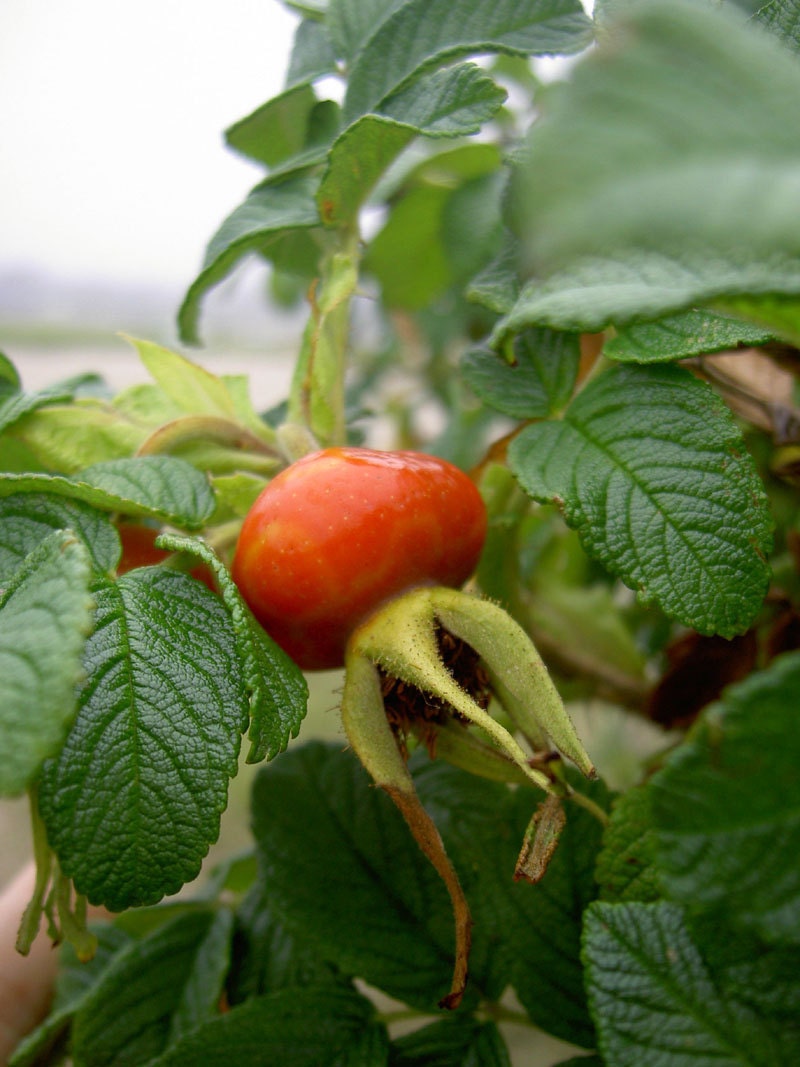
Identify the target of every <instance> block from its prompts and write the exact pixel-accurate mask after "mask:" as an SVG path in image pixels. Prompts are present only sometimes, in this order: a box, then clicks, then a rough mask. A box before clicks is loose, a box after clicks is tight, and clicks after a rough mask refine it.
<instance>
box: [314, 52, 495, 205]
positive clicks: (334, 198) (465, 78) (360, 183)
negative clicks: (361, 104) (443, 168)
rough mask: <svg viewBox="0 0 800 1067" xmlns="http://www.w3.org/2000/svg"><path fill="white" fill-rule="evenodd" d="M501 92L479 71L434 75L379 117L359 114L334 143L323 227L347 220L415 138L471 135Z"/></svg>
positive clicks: (321, 199)
mask: <svg viewBox="0 0 800 1067" xmlns="http://www.w3.org/2000/svg"><path fill="white" fill-rule="evenodd" d="M505 95H506V94H505V90H503V89H501V88H500V87H499V86H498V85H497V84H496V83H495V82H494V81H493V80H492V79H491V78H490V77H488V75H486V74H485V73H484V72H483V71H482V70H481V69H480V68H479V67H476V66H474V65H473V64H471V63H464V64H461V65H459V66H457V67H452V68H448V69H447V70H443V71H437V72H435V73H434V74H432V75H430V76H429V77H428V78H426V79H425V81H424V82H415V83H413V84H412V85H410V86H409V87H408V88H406V89H405V90H403V91H401V92H399V93H397V94H395V95H393V96H392V97H390V98H389V99H388V100H387V101H386V102H385V104H384V105H383V106H382V108H381V112H382V113H381V114H380V115H364V116H362V117H361V118H359V119H357V120H356V121H355V122H353V123H352V124H351V125H350V126H348V127H347V129H345V130H344V132H343V133H342V134H341V135H340V136H339V137H338V139H337V140H336V141H335V142H334V145H333V147H332V149H331V153H330V156H329V162H328V169H327V171H326V173H325V176H324V178H323V180H322V184H321V186H320V190H319V193H318V196H317V201H318V203H319V205H320V214H321V215H322V218H323V220H324V221H325V222H326V223H327V224H328V225H341V224H342V223H346V222H349V221H351V220H352V218H353V217H354V216H355V214H356V212H357V210H358V209H359V208H360V207H361V206H362V205H363V204H364V202H365V201H366V200H367V198H368V197H369V195H370V193H371V192H372V189H373V187H374V185H375V183H376V182H377V180H378V178H380V176H381V175H382V174H383V172H384V171H385V170H386V168H387V167H388V166H389V164H390V163H391V162H392V161H393V160H394V159H395V158H396V157H397V156H398V155H399V154H400V152H402V150H403V149H404V148H406V147H407V146H408V145H409V144H410V142H411V141H412V140H413V139H414V137H415V136H417V135H418V134H424V135H426V136H428V137H457V136H463V135H466V134H469V133H476V132H477V131H478V130H479V129H480V128H481V126H482V125H483V124H484V123H485V122H488V120H489V119H490V118H491V117H492V115H494V114H495V112H496V111H497V110H498V109H499V108H500V107H501V105H502V103H503V100H504V99H505Z"/></svg>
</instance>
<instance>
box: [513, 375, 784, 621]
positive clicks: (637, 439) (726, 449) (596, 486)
mask: <svg viewBox="0 0 800 1067" xmlns="http://www.w3.org/2000/svg"><path fill="white" fill-rule="evenodd" d="M509 461H510V463H511V467H512V470H513V471H514V473H515V474H516V476H517V478H518V479H519V481H520V484H521V485H522V487H523V488H524V489H525V490H526V491H527V492H528V493H529V494H530V495H531V496H532V497H534V498H535V499H536V500H541V501H550V502H553V503H556V504H557V505H558V507H559V508H560V509H561V511H562V512H563V514H564V517H565V519H566V521H567V522H568V524H569V525H570V526H572V527H574V528H575V529H576V530H577V532H578V534H579V536H580V539H581V543H582V545H583V547H584V549H585V551H586V552H587V553H588V554H589V555H590V556H592V557H594V558H596V559H598V560H599V561H600V562H601V563H602V564H603V565H604V566H605V567H607V568H608V569H609V570H610V571H611V572H612V573H614V574H617V575H619V577H620V578H621V579H622V580H623V581H624V582H625V583H626V584H627V585H629V586H630V587H631V588H632V589H635V590H637V591H638V593H639V595H640V597H641V599H642V600H643V601H645V602H652V601H655V602H656V603H658V604H659V605H660V607H661V608H662V609H663V610H664V611H665V612H666V613H667V614H668V615H670V616H672V617H673V618H676V619H678V620H680V621H681V622H683V623H684V624H685V625H687V626H691V627H693V628H694V629H696V630H699V631H700V632H701V633H706V634H708V633H718V634H721V635H722V636H724V637H732V636H733V635H734V634H736V633H741V632H742V631H744V630H745V629H747V627H748V626H749V625H750V624H751V623H752V621H753V619H754V618H755V616H756V615H757V613H758V611H759V608H760V606H761V603H762V601H763V597H764V595H765V593H766V589H767V584H768V581H769V574H770V570H769V566H768V564H767V559H766V557H767V554H768V552H769V550H770V547H771V541H772V522H771V519H770V516H769V512H768V510H767V503H766V495H765V493H764V489H763V486H762V485H761V482H760V480H759V478H758V474H757V472H756V469H755V464H754V463H753V461H752V459H751V457H750V456H749V454H748V453H747V450H746V448H745V446H744V442H743V440H742V436H741V433H740V432H739V430H738V428H737V426H736V425H735V423H734V421H733V418H732V416H731V414H730V412H729V411H728V409H727V408H726V407H725V405H724V404H723V402H722V401H721V400H720V399H719V397H717V396H716V394H715V393H714V392H713V391H712V390H711V389H710V388H709V387H708V386H707V385H705V384H704V383H702V382H700V381H699V380H698V379H696V378H695V377H693V376H692V375H691V374H690V373H689V372H688V371H686V370H684V369H683V368H681V367H677V366H675V365H673V364H655V365H653V366H649V367H640V366H636V365H626V366H623V365H618V366H615V367H612V368H610V369H609V370H607V371H605V372H604V373H603V374H600V375H598V376H597V377H596V378H594V379H592V381H591V382H590V383H589V384H587V386H586V387H585V388H584V389H583V390H582V391H581V392H580V393H579V394H578V396H577V397H576V398H575V400H573V402H572V403H571V404H570V406H569V407H568V408H567V410H566V412H565V413H564V417H563V419H562V420H560V421H558V422H541V423H537V424H535V425H532V426H529V427H527V428H526V429H525V430H523V432H522V433H520V434H519V436H518V437H517V438H516V439H515V440H514V441H513V443H512V445H511V448H510V450H509Z"/></svg>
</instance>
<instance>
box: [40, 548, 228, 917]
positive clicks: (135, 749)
mask: <svg viewBox="0 0 800 1067" xmlns="http://www.w3.org/2000/svg"><path fill="white" fill-rule="evenodd" d="M95 596H96V600H97V614H96V626H95V631H94V633H93V634H92V636H91V637H90V638H89V641H88V643H87V645H86V651H85V656H84V669H85V672H86V682H85V684H84V686H83V688H82V689H81V691H80V693H79V695H78V705H79V710H78V714H77V717H76V719H75V722H74V724H73V727H72V730H71V732H70V734H69V736H68V738H67V741H66V743H65V745H64V748H63V749H62V751H61V754H60V756H59V758H58V759H57V760H56V761H53V762H52V763H50V764H48V765H47V766H46V768H45V771H44V774H43V777H42V782H41V788H40V810H41V814H42V818H43V820H44V822H45V825H46V826H47V831H48V839H49V841H50V844H51V846H52V848H53V850H54V851H55V853H56V855H57V856H58V859H59V863H60V865H61V869H62V870H63V872H64V873H65V874H66V875H67V876H68V877H70V878H72V880H73V881H74V883H75V886H76V888H77V889H78V890H79V892H82V893H83V894H84V895H85V896H87V897H88V898H89V900H90V901H91V902H92V903H96V904H105V905H106V906H107V907H109V908H110V909H111V910H117V911H119V910H122V909H124V908H127V907H132V906H136V905H141V904H152V903H155V902H156V901H158V900H159V899H160V898H161V897H162V896H164V895H165V894H168V893H174V892H176V891H177V890H178V889H179V888H180V887H181V886H182V885H183V884H184V883H185V882H187V881H189V880H190V879H192V878H194V877H195V876H196V874H197V872H198V870H199V869H200V863H201V861H202V859H203V856H205V854H206V852H207V850H208V847H209V845H210V844H211V843H212V842H213V841H215V840H216V837H217V834H218V832H219V817H220V814H221V812H222V811H223V810H224V808H225V805H226V803H227V792H228V779H229V778H230V777H232V776H233V775H235V774H236V771H237V756H238V753H239V745H240V735H241V731H242V730H243V729H244V726H245V724H246V721H247V713H248V703H247V696H246V693H245V689H244V685H243V682H242V681H241V677H240V664H239V661H238V657H237V655H236V648H235V638H234V634H233V628H232V626H231V622H230V619H229V616H228V613H227V611H226V609H225V607H224V605H223V603H222V601H221V600H220V598H219V597H218V596H216V595H215V594H213V593H211V592H210V591H209V590H208V589H207V588H206V587H205V586H204V585H203V584H202V582H197V581H195V580H194V579H192V578H191V577H189V576H188V575H185V574H181V573H179V572H177V571H173V570H169V569H166V568H163V567H143V568H138V569H137V570H134V571H131V572H130V573H128V574H126V575H124V576H123V577H122V578H120V579H119V580H118V581H116V582H112V581H108V580H105V581H101V582H98V583H97V585H96V586H95Z"/></svg>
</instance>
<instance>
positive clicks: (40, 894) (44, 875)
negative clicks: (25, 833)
mask: <svg viewBox="0 0 800 1067" xmlns="http://www.w3.org/2000/svg"><path fill="white" fill-rule="evenodd" d="M28 800H29V803H30V811H31V835H32V837H33V856H34V860H35V861H36V881H35V883H34V888H33V895H32V897H31V899H30V902H29V903H28V906H27V907H26V908H25V911H24V912H23V914H22V921H21V922H20V925H19V932H18V933H17V944H16V948H17V952H19V953H21V955H23V956H27V955H28V953H29V952H30V949H31V945H32V944H33V942H34V940H35V938H36V935H37V933H38V932H39V925H40V923H41V920H42V912H43V911H44V908H45V894H46V893H47V887H48V886H49V884H50V875H51V872H52V867H53V855H52V853H51V852H50V847H49V845H48V844H47V833H46V831H45V828H44V823H43V822H42V818H41V816H40V815H39V797H38V793H37V791H36V786H31V788H30V789H29V790H28Z"/></svg>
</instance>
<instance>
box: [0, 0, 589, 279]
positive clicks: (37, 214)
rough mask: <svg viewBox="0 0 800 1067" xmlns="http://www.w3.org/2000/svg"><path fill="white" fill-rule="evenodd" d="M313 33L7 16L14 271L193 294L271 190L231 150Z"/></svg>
mask: <svg viewBox="0 0 800 1067" xmlns="http://www.w3.org/2000/svg"><path fill="white" fill-rule="evenodd" d="M584 6H585V7H586V8H587V10H591V7H592V3H591V0H584ZM297 22H298V16H297V15H296V14H294V13H293V12H291V11H290V10H289V9H288V8H286V7H284V6H283V4H282V3H280V0H136V2H135V3H131V2H130V0H126V2H122V0H0V149H1V151H2V161H1V162H0V270H3V269H7V268H9V267H19V268H23V269H30V268H33V269H34V270H36V269H39V270H43V271H45V272H47V273H49V274H52V275H54V276H55V277H56V278H63V279H64V280H69V279H73V278H74V279H80V280H94V279H97V278H100V279H102V280H104V281H115V280H118V281H120V282H122V283H133V284H135V285H141V284H155V285H164V286H167V287H169V288H170V289H171V290H174V291H176V292H182V291H183V290H184V289H185V287H186V286H187V285H188V284H189V283H190V282H191V281H192V280H193V278H194V276H195V274H196V272H197V270H198V268H199V266H200V262H201V259H202V255H203V250H204V248H205V245H206V242H207V241H208V239H209V238H210V237H211V235H212V234H213V232H214V231H215V230H216V228H217V226H218V225H219V223H220V222H221V221H222V220H223V218H224V217H225V216H226V215H227V214H228V213H229V212H230V211H231V210H232V209H233V208H234V207H236V205H237V204H239V203H240V201H241V200H242V199H243V198H244V196H245V195H246V194H247V192H248V191H249V189H250V188H252V186H253V185H254V184H255V183H256V182H257V181H258V180H259V179H260V177H261V176H262V174H263V170H262V169H261V168H259V167H257V166H255V165H254V164H249V163H248V162H247V161H246V160H244V159H242V158H241V157H239V156H236V155H234V154H233V153H232V152H230V151H229V150H228V149H227V148H226V147H225V145H224V142H223V136H222V135H223V131H224V129H225V127H227V126H228V125H230V124H231V123H232V122H235V121H236V120H238V119H239V118H241V117H243V116H244V115H246V114H248V113H249V112H250V111H252V110H253V109H255V108H256V107H258V106H259V105H260V104H262V103H263V102H264V101H265V100H267V99H269V98H270V97H271V96H274V95H275V94H276V93H278V92H280V90H281V88H282V86H283V82H284V78H285V72H286V69H287V65H288V61H289V54H290V50H291V44H292V39H293V35H294V29H295V27H296V25H297Z"/></svg>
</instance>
